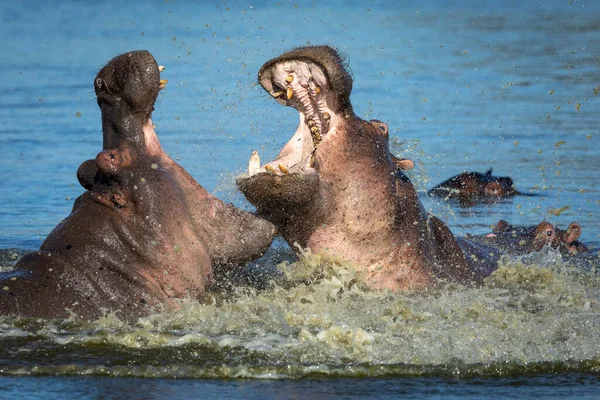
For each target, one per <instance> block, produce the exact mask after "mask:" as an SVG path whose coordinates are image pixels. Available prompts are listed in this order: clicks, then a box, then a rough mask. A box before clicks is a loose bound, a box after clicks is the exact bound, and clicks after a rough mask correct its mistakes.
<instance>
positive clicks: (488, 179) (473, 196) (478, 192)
mask: <svg viewBox="0 0 600 400" xmlns="http://www.w3.org/2000/svg"><path fill="white" fill-rule="evenodd" d="M428 193H429V194H430V195H432V196H437V197H441V198H444V199H447V200H458V201H459V202H460V203H461V204H464V205H470V204H475V203H478V202H486V201H490V200H492V201H493V200H495V199H500V198H508V197H513V196H517V195H527V196H531V194H524V193H521V192H519V191H517V190H516V189H515V186H514V182H513V180H512V179H511V178H510V177H505V176H494V175H492V170H491V169H490V170H488V171H487V172H486V173H485V174H482V173H479V172H463V173H462V174H460V175H456V176H453V177H452V178H450V179H447V180H445V181H444V182H442V183H440V184H439V185H437V186H435V187H433V188H432V189H430V190H429V192H428Z"/></svg>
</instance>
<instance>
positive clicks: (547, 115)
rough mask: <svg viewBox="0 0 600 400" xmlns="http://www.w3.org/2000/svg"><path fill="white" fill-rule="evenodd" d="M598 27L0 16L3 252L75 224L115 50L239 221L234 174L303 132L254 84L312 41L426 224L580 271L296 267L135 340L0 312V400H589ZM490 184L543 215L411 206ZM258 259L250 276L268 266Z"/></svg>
mask: <svg viewBox="0 0 600 400" xmlns="http://www.w3.org/2000/svg"><path fill="white" fill-rule="evenodd" d="M598 12H599V9H598V6H597V5H595V4H594V3H593V2H591V1H572V2H567V1H564V2H563V1H558V2H544V3H539V4H537V3H536V4H534V5H531V4H526V3H516V4H513V3H512V2H454V3H453V4H452V5H449V6H438V5H436V2H411V3H405V4H403V5H398V4H397V2H395V1H389V2H386V1H382V2H378V1H374V2H342V1H323V2H320V1H319V2H314V3H301V2H287V1H282V2H267V1H260V2H231V3H230V2H205V3H202V4H196V3H192V2H183V1H182V2H177V1H175V2H170V1H167V2H162V1H159V2H155V3H151V4H149V3H147V2H142V1H130V2H118V1H90V2H76V1H64V2H61V3H59V4H50V3H39V4H38V3H37V2H34V1H24V2H20V3H16V2H4V3H2V4H0V18H1V21H2V23H1V24H0V32H1V33H2V37H3V38H4V52H3V57H2V58H1V59H0V67H1V68H0V120H1V121H2V126H0V146H1V148H2V149H3V150H4V151H3V158H2V161H0V163H1V166H2V168H1V169H0V191H1V193H2V196H0V249H4V250H3V251H2V254H3V256H6V255H9V256H10V255H11V254H20V252H21V251H23V250H31V249H36V248H37V247H39V245H40V244H41V242H42V240H43V239H44V238H45V237H46V235H47V234H48V233H49V232H50V231H51V230H52V228H53V227H54V226H56V224H58V222H60V220H61V219H63V218H64V217H66V216H67V215H68V213H69V212H70V209H71V207H72V204H73V201H74V199H75V198H77V196H78V195H79V194H80V193H81V192H82V188H81V187H80V186H79V184H78V183H77V179H76V175H75V172H76V170H77V168H78V166H79V165H80V164H81V162H83V161H84V160H87V159H90V158H93V157H95V155H96V154H97V153H98V152H99V151H100V150H101V131H100V113H99V110H98V107H97V105H96V103H95V96H94V92H93V86H92V82H93V78H94V76H95V74H96V72H97V71H98V70H99V69H100V68H101V67H102V66H103V65H104V64H105V63H106V62H107V61H108V60H109V59H110V58H112V57H113V56H115V55H117V54H120V53H122V52H125V51H128V50H132V49H147V50H149V51H150V52H152V54H153V55H154V56H155V57H156V59H157V60H158V61H159V63H160V64H163V65H165V66H166V68H167V69H166V70H165V72H164V73H163V76H164V77H165V78H167V79H169V84H168V86H167V89H166V90H164V91H162V92H161V94H160V97H159V100H158V101H157V104H156V111H155V112H154V114H153V121H154V123H155V125H156V126H157V131H158V133H159V136H160V139H161V142H162V144H163V147H164V148H165V150H166V151H167V152H168V153H169V154H171V155H172V156H173V158H175V159H176V160H177V161H178V162H180V163H181V165H182V166H183V167H184V168H186V169H187V170H188V171H189V172H190V173H191V174H192V175H193V176H194V177H195V179H196V180H198V182H200V183H201V184H202V185H203V186H204V187H206V188H207V189H208V190H210V191H211V192H213V193H214V194H216V195H217V196H218V197H220V198H222V199H224V200H226V201H229V202H232V203H234V204H235V205H237V206H239V207H243V208H247V209H250V206H249V205H248V204H247V203H246V202H245V200H244V199H243V197H242V196H241V195H240V194H239V193H237V192H236V189H235V186H234V177H235V176H236V175H237V174H239V173H241V172H243V170H244V168H245V166H246V165H247V159H248V157H249V156H250V154H251V153H252V151H253V150H258V151H259V152H260V154H261V156H262V157H263V158H264V159H269V158H272V157H274V156H275V155H276V154H277V152H278V150H279V149H280V148H281V146H282V145H283V144H284V143H285V142H286V141H287V139H288V138H289V137H290V136H291V134H292V132H293V131H294V130H295V128H296V123H297V116H296V112H295V110H293V109H291V108H289V109H286V108H283V107H281V106H279V105H278V104H276V103H275V102H274V101H273V100H272V99H271V98H270V96H268V95H267V94H266V93H264V92H263V91H262V89H261V88H260V87H259V86H258V85H257V83H256V73H257V71H258V69H259V68H260V66H261V65H262V64H263V63H264V62H265V61H266V60H268V59H269V58H271V57H273V56H275V55H277V54H278V53H279V52H282V51H285V50H287V49H290V48H291V47H294V46H300V45H306V44H331V45H334V46H336V47H338V48H339V49H340V50H341V51H342V52H343V53H344V54H345V55H346V56H347V58H348V61H349V65H350V67H351V69H352V73H353V76H354V78H355V83H354V89H353V93H352V97H351V100H352V103H353V105H354V109H355V111H356V112H357V114H359V115H360V116H361V117H363V118H377V119H380V120H383V121H386V122H387V123H389V126H390V130H391V132H392V135H391V136H392V142H393V150H394V151H395V152H396V153H397V154H399V155H401V156H403V157H407V158H412V159H414V160H415V161H416V164H417V166H416V168H415V169H414V170H413V171H411V172H410V177H411V179H412V180H413V182H414V183H415V185H416V186H417V188H418V189H419V191H420V193H421V194H422V196H421V197H422V201H423V202H424V204H425V206H426V208H427V209H428V210H430V211H432V212H434V213H435V214H436V215H438V216H440V217H441V218H442V219H444V220H445V221H446V222H447V223H448V224H449V225H450V227H451V228H452V230H453V231H454V232H455V233H456V234H459V235H462V234H466V233H476V234H477V233H484V232H486V231H489V229H490V226H491V225H492V224H494V223H495V222H497V221H498V220H499V219H506V220H508V221H510V222H511V223H514V224H534V223H539V222H541V221H542V220H544V219H545V220H548V221H550V222H551V223H553V224H556V225H558V226H559V227H561V228H563V229H565V228H566V227H567V226H568V224H569V223H570V222H572V221H577V222H578V223H580V224H581V226H582V229H583V234H582V238H581V240H582V241H583V242H584V243H586V244H587V245H588V246H589V247H591V248H592V250H593V251H592V253H591V254H589V255H588V256H586V257H584V259H583V260H582V261H580V262H573V261H572V260H565V259H563V258H562V257H561V256H560V255H559V254H557V253H554V252H552V251H550V250H548V251H545V252H543V253H541V254H537V255H533V256H530V257H526V258H525V259H523V260H511V261H507V262H505V263H503V265H502V268H501V269H500V271H499V272H498V273H497V274H495V275H494V276H492V277H491V278H490V279H489V280H488V281H487V282H486V283H485V284H484V286H483V287H481V288H477V289H474V288H465V287H460V286H456V285H442V286H441V287H440V288H438V289H436V290H433V291H429V292H424V293H423V292H415V293H402V294H389V293H379V292H373V291H370V290H368V289H366V288H364V287H362V286H361V284H360V282H358V283H357V281H356V279H355V277H354V276H353V274H352V271H351V269H349V268H348V267H346V266H344V265H342V264H340V263H338V262H337V260H329V259H327V258H326V257H324V256H322V255H308V256H307V258H306V259H303V261H302V262H301V263H299V264H295V265H291V266H290V265H284V266H283V267H282V270H283V271H284V272H286V273H288V275H286V276H284V277H280V278H278V279H276V280H274V281H272V282H270V283H269V282H266V283H265V282H263V283H264V285H263V286H261V287H259V288H256V287H249V288H242V289H238V290H236V291H233V292H225V293H219V292H215V293H214V294H212V295H211V296H210V297H209V298H208V299H207V301H206V302H205V303H203V304H199V303H195V302H187V303H185V304H184V309H183V310H182V311H181V312H179V313H168V314H160V313H158V314H156V315H153V316H151V317H149V318H146V319H144V320H140V321H139V322H138V323H137V324H134V325H126V324H124V323H122V322H120V321H119V319H118V315H107V317H106V318H103V319H101V320H99V321H93V322H86V321H81V320H79V319H78V318H77V317H76V316H73V317H72V318H71V319H68V320H65V321H38V320H29V319H19V318H5V317H0V342H1V346H0V374H1V375H3V376H2V377H0V381H2V385H1V386H2V388H3V389H0V390H4V393H2V392H0V393H2V396H6V397H14V396H15V395H16V394H17V393H18V394H19V395H20V396H23V395H25V394H27V393H31V395H32V397H34V396H33V394H34V393H36V394H39V397H45V398H59V397H61V396H62V395H63V394H64V391H65V387H73V388H77V389H76V390H81V392H78V393H80V394H81V397H82V398H85V397H87V398H95V397H105V398H110V396H113V397H118V394H119V393H122V392H128V393H130V394H131V397H132V398H135V396H136V395H137V394H136V391H137V390H138V387H139V388H143V389H144V390H145V391H146V392H145V393H144V395H137V396H138V397H150V396H154V395H155V396H156V397H158V395H159V394H164V395H165V396H166V395H168V396H172V395H173V396H174V393H177V394H185V393H187V394H189V396H193V395H197V394H198V393H227V395H229V396H231V397H252V396H255V397H261V396H264V397H274V398H277V397H285V398H288V397H300V396H308V394H309V393H310V395H311V397H314V398H319V397H323V398H326V397H331V396H338V395H340V396H342V395H343V394H344V393H346V394H348V393H353V394H354V395H357V396H360V395H362V394H364V395H365V396H371V397H372V396H374V395H375V394H380V397H386V396H387V397H397V396H398V394H399V393H400V394H403V395H411V394H412V395H414V396H419V397H429V398H436V397H441V396H442V395H443V396H449V397H452V396H457V397H458V396H466V397H476V396H480V395H482V394H483V395H488V396H496V397H504V396H508V395H516V396H519V397H534V396H536V397H539V396H545V397H550V396H556V397H564V396H568V395H577V396H580V397H585V396H588V397H591V396H592V395H593V393H594V391H595V392H597V390H598V388H599V386H600V385H599V384H598V379H597V377H598V371H599V368H600V345H599V344H598V339H597V336H598V335H597V332H598V331H599V329H600V318H599V310H600V304H599V294H600V291H599V289H600V285H599V282H598V277H597V275H596V274H595V269H596V268H597V267H598V265H599V261H598V251H597V249H598V247H599V245H600V233H599V232H600V218H599V214H598V213H599V205H600V193H599V187H598V176H600V158H599V155H600V146H599V134H598V126H600V113H598V110H599V101H600V100H599V99H600V96H599V95H598V88H599V85H600V68H599V67H600V62H599V60H600V58H599V56H598V55H599V54H600V40H599V39H600V22H598V21H599V20H598V18H597V15H598ZM489 168H493V170H494V172H495V174H497V175H502V176H511V177H512V178H513V179H514V180H515V182H516V186H517V188H518V189H519V190H520V191H523V192H527V193H534V194H537V196H534V197H517V198H515V199H512V200H508V201H502V202H498V203H497V204H486V205H479V206H473V207H463V208H461V207H457V206H456V205H452V206H450V205H448V204H445V203H442V202H440V201H438V200H432V199H429V198H427V197H426V196H425V191H426V190H427V189H428V188H430V187H432V186H433V185H434V184H436V183H438V182H441V181H443V180H445V179H447V178H449V177H450V176H452V175H455V174H458V173H461V172H462V171H464V170H469V171H479V172H485V171H486V170H487V169H489ZM559 209H561V210H562V212H558V211H557V210H559ZM6 249H17V250H16V251H12V250H10V251H9V250H6ZM286 251H287V250H285V248H282V249H279V248H278V249H275V250H274V251H273V253H274V255H275V256H274V259H277V260H278V259H280V258H281V256H283V255H284V254H285V253H286ZM9 258H10V257H9ZM274 259H270V258H268V259H265V260H262V261H260V262H259V263H258V264H259V265H261V266H262V267H265V268H268V269H271V270H272V269H273V268H275V264H277V261H273V260H274ZM9 264H10V263H9V262H4V265H5V266H6V265H9ZM5 268H6V267H5ZM321 269H324V270H325V271H326V272H325V274H324V277H323V278H321V279H313V278H314V275H313V273H314V271H315V270H321ZM290 274H291V275H290ZM273 276H276V277H277V276H279V275H278V274H274V275H273ZM307 281H308V282H309V284H307ZM25 376H35V377H36V378H35V379H32V378H26V377H25ZM55 376H60V377H55ZM130 377H135V378H138V379H136V380H131V379H130ZM142 378H143V379H142ZM172 378H187V379H188V380H171V379H172ZM232 379H233V380H232ZM239 379H241V380H239ZM246 379H249V380H246ZM375 388H376V389H375ZM73 390H75V389H73ZM211 391H212V392H211ZM254 391H255V392H254ZM254 393H256V394H254ZM161 397H162V396H161ZM181 397H183V396H181ZM222 397H225V394H223V396H222Z"/></svg>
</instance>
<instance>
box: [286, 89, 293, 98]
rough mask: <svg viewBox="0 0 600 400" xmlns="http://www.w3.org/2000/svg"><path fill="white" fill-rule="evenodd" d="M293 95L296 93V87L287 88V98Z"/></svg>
mask: <svg viewBox="0 0 600 400" xmlns="http://www.w3.org/2000/svg"><path fill="white" fill-rule="evenodd" d="M293 95H294V89H292V88H291V87H289V88H287V98H288V100H289V99H291V98H292V96H293Z"/></svg>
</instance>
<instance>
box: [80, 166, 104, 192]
mask: <svg viewBox="0 0 600 400" xmlns="http://www.w3.org/2000/svg"><path fill="white" fill-rule="evenodd" d="M98 171H99V168H98V165H97V164H96V160H87V161H84V162H83V163H82V164H81V165H80V166H79V169H78V170H77V180H78V181H79V184H80V185H81V186H83V188H84V189H86V190H92V189H93V188H94V178H95V177H96V174H97V173H98Z"/></svg>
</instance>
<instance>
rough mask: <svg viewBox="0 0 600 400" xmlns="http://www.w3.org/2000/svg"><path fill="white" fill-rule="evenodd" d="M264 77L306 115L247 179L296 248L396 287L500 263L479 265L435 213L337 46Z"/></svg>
mask: <svg viewBox="0 0 600 400" xmlns="http://www.w3.org/2000/svg"><path fill="white" fill-rule="evenodd" d="M258 79H259V82H260V84H261V85H262V86H263V88H264V89H265V90H266V91H267V92H268V93H269V94H271V95H272V96H273V97H274V98H275V99H276V100H277V101H278V102H279V103H280V104H283V105H286V106H291V107H294V108H295V109H296V110H298V113H299V118H300V123H299V125H298V129H297V130H296V132H295V133H294V135H293V136H292V138H291V140H290V141H289V142H288V143H287V144H286V145H285V146H284V147H283V149H282V150H281V152H280V153H279V155H278V156H277V158H276V159H275V160H273V161H271V162H269V163H267V164H265V165H261V164H260V159H259V157H258V155H257V154H256V153H253V155H252V157H251V159H250V163H249V173H248V175H247V176H246V175H245V176H242V177H240V178H238V180H237V186H238V188H239V189H240V191H241V192H242V193H243V194H244V195H245V196H246V198H247V199H248V200H249V201H250V203H252V204H253V205H255V206H256V209H257V212H258V215H260V216H261V217H263V218H265V219H267V220H269V221H271V222H273V223H274V224H275V225H276V226H277V228H278V229H279V231H280V233H281V234H282V235H283V237H284V238H285V240H286V241H287V242H288V243H289V244H290V245H292V247H296V246H299V247H301V248H310V249H311V250H312V251H313V252H319V251H326V252H328V253H330V254H333V255H335V256H338V257H339V258H341V259H344V260H347V261H349V262H351V263H352V264H353V265H354V267H355V268H357V269H358V270H359V271H361V273H363V274H364V278H365V281H366V282H367V283H368V284H369V285H370V286H371V287H374V288H387V289H391V290H407V289H414V288H421V287H427V286H430V285H432V284H433V283H434V281H435V279H436V278H444V279H449V280H453V281H460V282H470V281H473V280H478V279H481V274H480V273H479V272H480V271H483V270H485V271H490V270H491V269H493V268H495V265H493V266H483V267H481V266H480V267H477V268H474V266H473V265H471V264H469V261H468V260H467V258H466V257H465V255H464V254H463V252H462V251H461V249H460V247H459V245H458V243H457V241H456V240H455V238H454V236H453V235H452V233H451V232H450V230H449V229H448V227H447V226H446V225H444V223H443V222H442V221H440V220H439V219H438V218H436V217H434V216H432V215H429V214H428V213H427V212H425V210H424V208H423V206H422V205H421V202H420V201H419V199H418V197H417V193H416V191H415V188H414V186H413V185H412V183H411V182H410V180H409V179H408V178H407V177H406V175H404V173H403V172H402V169H409V168H410V164H408V165H405V167H402V166H401V164H400V166H399V165H398V163H399V161H401V160H403V159H396V158H394V157H392V155H391V154H390V151H389V148H388V132H387V126H382V125H381V123H380V121H364V120H362V119H361V118H359V117H358V116H356V115H355V114H354V112H353V109H352V104H351V103H350V92H351V90H352V78H351V76H350V74H349V73H348V71H347V70H346V68H345V65H344V61H343V59H342V58H341V57H340V55H339V53H338V52H337V51H336V50H334V49H332V48H331V47H328V46H310V47H301V48H296V49H294V50H291V51H288V52H286V53H284V54H282V55H281V56H279V57H277V58H274V59H272V60H270V61H268V62H267V63H266V64H265V65H263V67H262V68H261V69H260V71H259V73H258ZM488 267H489V268H488ZM486 273H489V272H486Z"/></svg>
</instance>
